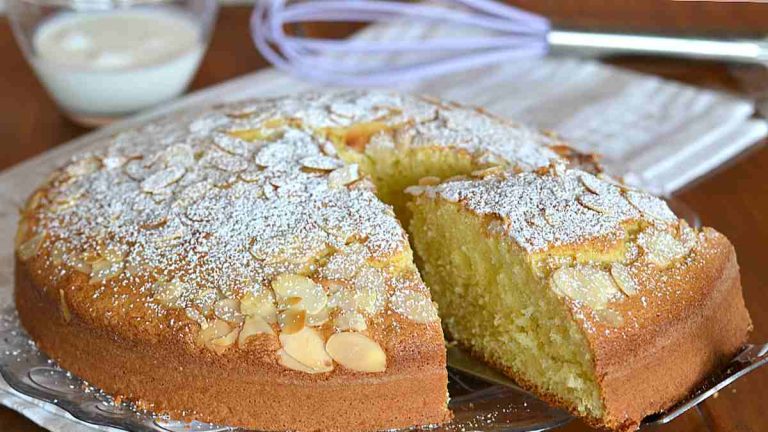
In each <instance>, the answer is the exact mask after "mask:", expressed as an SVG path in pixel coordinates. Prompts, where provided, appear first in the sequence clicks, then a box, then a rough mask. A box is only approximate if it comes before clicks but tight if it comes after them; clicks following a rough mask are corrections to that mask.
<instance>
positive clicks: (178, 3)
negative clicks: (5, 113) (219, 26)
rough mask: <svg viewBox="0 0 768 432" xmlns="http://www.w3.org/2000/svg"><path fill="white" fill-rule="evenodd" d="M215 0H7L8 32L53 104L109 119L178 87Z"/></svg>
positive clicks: (197, 52) (205, 36) (195, 56)
mask: <svg viewBox="0 0 768 432" xmlns="http://www.w3.org/2000/svg"><path fill="white" fill-rule="evenodd" d="M217 12H218V2H217V1H216V0H113V1H110V0H9V2H8V16H9V20H10V22H11V26H12V29H13V32H14V34H15V36H16V40H17V41H18V43H19V45H20V46H21V49H22V52H23V53H24V56H25V57H26V59H27V60H28V61H29V63H30V65H31V66H32V69H33V70H34V71H35V74H36V75H37V77H38V78H39V80H40V82H41V83H42V84H43V86H44V87H45V88H46V90H47V91H48V93H49V94H50V96H51V97H52V98H53V99H54V101H56V103H57V105H58V106H59V107H60V109H61V110H62V111H63V112H64V113H65V114H66V115H67V116H68V117H70V118H71V119H72V120H74V121H75V122H77V123H80V124H84V125H88V126H96V125H103V124H106V123H109V122H111V121H113V120H116V119H119V118H122V117H125V116H127V115H130V114H133V113H135V112H138V111H141V110H143V109H146V108H149V107H152V106H155V105H158V104H161V103H163V102H165V101H168V100H171V99H174V98H176V97H178V96H179V95H180V94H182V93H183V92H184V91H185V90H186V88H187V87H188V85H189V83H190V81H191V80H192V78H193V77H194V75H195V72H196V71H197V68H198V66H199V64H200V61H201V60H202V57H203V55H204V53H205V50H206V49H207V46H208V42H209V40H210V36H211V33H212V29H213V25H214V22H215V20H216V15H217Z"/></svg>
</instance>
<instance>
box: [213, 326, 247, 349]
mask: <svg viewBox="0 0 768 432" xmlns="http://www.w3.org/2000/svg"><path fill="white" fill-rule="evenodd" d="M239 334H240V329H239V328H238V327H235V328H234V329H232V330H231V331H230V332H229V333H227V334H226V335H224V336H222V337H219V338H216V339H213V340H211V341H210V342H209V343H208V345H207V347H208V348H209V349H212V350H213V351H215V352H216V354H222V353H224V351H226V350H227V349H228V348H229V347H231V346H232V345H234V344H235V342H236V341H237V337H238V335H239Z"/></svg>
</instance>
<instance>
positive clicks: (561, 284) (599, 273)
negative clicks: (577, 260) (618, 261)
mask: <svg viewBox="0 0 768 432" xmlns="http://www.w3.org/2000/svg"><path fill="white" fill-rule="evenodd" d="M551 281H552V289H553V290H554V291H555V293H557V294H559V295H561V296H565V297H568V298H570V299H572V300H574V301H576V302H579V303H583V304H585V305H587V306H589V307H590V308H592V309H604V308H605V307H606V306H607V305H608V302H609V301H611V300H612V299H613V298H615V297H616V295H617V294H619V289H618V287H617V286H616V283H615V282H614V281H613V278H612V277H611V275H609V274H608V272H605V271H603V270H601V269H599V268H596V267H592V266H577V267H563V268H559V269H557V270H555V272H554V273H553V274H552V278H551Z"/></svg>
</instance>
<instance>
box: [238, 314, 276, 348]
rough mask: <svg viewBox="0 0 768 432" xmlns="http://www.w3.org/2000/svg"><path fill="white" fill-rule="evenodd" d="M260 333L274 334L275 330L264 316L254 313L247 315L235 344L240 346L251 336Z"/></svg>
mask: <svg viewBox="0 0 768 432" xmlns="http://www.w3.org/2000/svg"><path fill="white" fill-rule="evenodd" d="M260 334H267V335H274V334H275V331H274V330H273V329H272V326H271V325H269V323H268V322H266V321H264V318H262V317H260V316H255V315H254V316H249V317H247V318H246V319H245V321H244V322H243V328H242V329H241V330H240V335H239V336H238V338H237V344H238V346H241V347H242V346H243V345H245V344H246V343H247V342H248V339H250V338H251V337H252V336H256V335H260Z"/></svg>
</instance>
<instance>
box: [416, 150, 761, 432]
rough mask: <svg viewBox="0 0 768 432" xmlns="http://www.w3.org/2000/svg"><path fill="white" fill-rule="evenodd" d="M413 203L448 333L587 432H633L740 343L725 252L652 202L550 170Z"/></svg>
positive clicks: (452, 187)
mask: <svg viewBox="0 0 768 432" xmlns="http://www.w3.org/2000/svg"><path fill="white" fill-rule="evenodd" d="M486 175H487V174H486ZM481 176H482V174H481ZM409 192H410V193H411V194H413V195H415V196H416V198H415V199H414V200H413V201H412V202H411V203H410V204H409V205H410V208H411V211H412V214H413V217H412V219H411V222H410V230H409V231H410V233H411V236H412V237H411V239H412V242H413V243H414V245H415V250H416V252H417V254H418V255H419V256H420V257H421V260H422V275H423V277H424V278H425V281H426V282H427V284H428V286H429V287H430V289H431V291H432V294H433V298H434V299H435V301H437V303H438V305H439V307H440V315H441V317H442V321H443V326H444V328H445V329H446V330H447V333H448V335H449V336H450V337H452V338H453V339H454V340H456V341H457V342H458V343H459V344H461V345H463V346H465V347H467V348H469V349H470V350H471V351H472V352H473V353H475V354H476V355H478V356H480V357H482V358H484V359H485V360H487V361H488V362H490V363H491V364H493V365H495V366H497V367H498V368H500V369H502V370H503V371H505V372H506V373H507V374H509V375H510V376H511V377H513V378H514V379H516V380H517V381H518V382H519V383H521V384H522V385H523V386H525V387H527V388H529V389H531V390H533V391H534V392H536V393H537V394H539V395H540V396H541V397H543V398H544V399H546V400H550V401H552V402H554V403H557V404H559V405H562V406H564V407H566V408H568V409H570V410H571V411H572V412H573V413H575V414H577V415H580V416H583V417H586V419H587V420H588V422H590V423H591V424H593V425H597V426H604V427H608V428H611V429H614V430H633V429H635V428H636V427H637V426H638V425H639V423H640V421H641V420H642V419H643V417H645V416H646V415H649V414H653V413H656V412H659V411H661V410H663V409H665V408H667V407H669V406H670V405H672V404H673V403H675V402H676V401H678V400H679V399H680V398H682V397H684V396H685V395H686V394H688V393H689V392H690V391H691V390H693V389H694V387H695V386H696V384H697V383H698V382H700V380H702V379H703V378H704V377H705V376H707V374H709V373H711V372H712V371H713V370H714V369H715V368H717V367H719V366H721V365H722V364H723V363H725V362H727V361H728V360H730V358H731V357H732V356H733V355H734V353H735V352H736V351H737V350H738V349H739V348H740V347H741V346H742V344H743V343H745V341H746V337H747V333H748V332H749V330H750V328H751V323H750V319H749V316H748V314H747V311H746V309H745V307H744V301H743V299H742V294H741V286H740V282H739V273H738V266H737V264H736V256H735V253H734V250H733V248H732V246H731V245H730V243H729V242H728V240H727V239H726V238H725V237H723V236H722V235H721V234H719V233H717V232H716V231H714V230H712V229H708V228H705V229H703V230H701V231H697V230H694V229H692V228H690V227H689V226H688V225H687V224H686V223H685V222H684V221H682V220H679V219H678V218H677V217H675V215H674V214H673V213H672V212H671V211H670V210H669V208H668V207H667V206H666V204H665V203H664V202H663V201H661V200H659V199H657V198H654V197H652V196H649V195H647V194H645V193H642V192H639V191H636V190H632V189H629V188H626V187H625V186H622V185H619V184H617V183H615V182H613V181H611V180H609V179H607V178H604V179H601V178H598V177H596V176H594V175H592V174H589V173H586V172H583V171H579V170H568V169H565V168H564V167H563V166H558V165H555V166H553V167H552V168H550V169H545V170H539V171H538V172H536V173H522V174H514V173H496V174H491V175H487V176H486V177H485V178H459V179H455V180H452V181H448V182H445V183H442V184H440V185H437V186H416V187H412V188H410V189H409Z"/></svg>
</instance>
